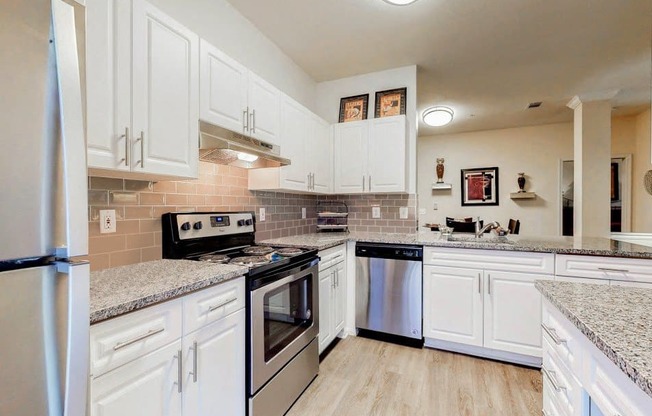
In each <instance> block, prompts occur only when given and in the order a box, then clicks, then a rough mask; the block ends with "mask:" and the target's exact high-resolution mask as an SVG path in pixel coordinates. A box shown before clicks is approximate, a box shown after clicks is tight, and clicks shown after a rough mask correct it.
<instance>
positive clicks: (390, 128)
mask: <svg viewBox="0 0 652 416" xmlns="http://www.w3.org/2000/svg"><path fill="white" fill-rule="evenodd" d="M333 147H334V156H333V157H334V164H333V166H334V172H333V178H334V188H335V189H334V192H335V193H338V194H352V193H390V192H407V190H408V184H407V179H408V176H407V169H408V162H407V126H406V118H405V116H404V115H401V116H394V117H385V118H376V119H371V120H363V121H356V122H349V123H340V124H336V125H335V126H334V132H333Z"/></svg>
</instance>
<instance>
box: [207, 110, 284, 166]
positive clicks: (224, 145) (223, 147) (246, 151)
mask: <svg viewBox="0 0 652 416" xmlns="http://www.w3.org/2000/svg"><path fill="white" fill-rule="evenodd" d="M280 154H281V147H280V146H277V145H275V144H270V143H265V142H263V141H260V140H258V139H254V138H253V137H249V136H245V135H243V134H240V133H236V132H234V131H231V130H228V129H225V128H224V127H219V126H216V125H214V124H210V123H207V122H205V121H200V122H199V160H203V161H205V162H211V163H219V164H222V165H230V166H237V167H241V168H247V169H255V168H274V167H279V166H287V165H289V164H290V160H289V159H286V158H283V157H281V156H280Z"/></svg>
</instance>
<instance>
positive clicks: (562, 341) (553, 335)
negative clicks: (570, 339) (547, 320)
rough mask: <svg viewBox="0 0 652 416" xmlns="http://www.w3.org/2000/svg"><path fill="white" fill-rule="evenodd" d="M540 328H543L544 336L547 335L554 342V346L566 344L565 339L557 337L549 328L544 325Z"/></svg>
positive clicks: (552, 329)
mask: <svg viewBox="0 0 652 416" xmlns="http://www.w3.org/2000/svg"><path fill="white" fill-rule="evenodd" d="M541 328H543V330H544V331H545V332H546V334H548V336H549V337H550V338H552V340H553V341H554V343H555V344H557V345H561V344H565V343H566V342H567V341H566V340H565V339H562V338H559V336H558V335H557V331H555V329H554V328H550V327H549V326H548V325H546V324H541Z"/></svg>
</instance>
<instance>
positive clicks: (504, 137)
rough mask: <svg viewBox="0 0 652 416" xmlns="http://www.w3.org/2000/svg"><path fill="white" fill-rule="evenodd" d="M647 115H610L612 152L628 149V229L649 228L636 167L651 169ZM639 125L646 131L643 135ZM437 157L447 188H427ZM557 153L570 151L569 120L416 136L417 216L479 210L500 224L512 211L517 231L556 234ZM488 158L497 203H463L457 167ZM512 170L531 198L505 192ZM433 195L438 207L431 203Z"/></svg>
mask: <svg viewBox="0 0 652 416" xmlns="http://www.w3.org/2000/svg"><path fill="white" fill-rule="evenodd" d="M645 117H647V119H645ZM646 123H647V124H646ZM649 123H650V122H649V112H647V115H642V116H633V117H618V118H614V119H613V120H612V154H634V156H633V164H634V168H633V170H634V175H633V176H634V178H633V183H632V187H633V196H634V200H633V205H634V206H635V209H634V210H633V212H632V225H633V230H632V231H634V232H652V219H649V220H648V218H649V217H650V216H649V214H648V215H645V213H649V212H650V210H651V209H652V197H651V196H650V195H647V194H646V193H645V191H644V189H643V185H642V175H643V174H644V173H645V171H647V170H648V169H652V167H651V166H650V147H649V146H650V132H649V125H650V124H649ZM645 126H647V130H645ZM644 130H645V131H647V139H646V138H645V134H644ZM438 157H443V158H445V159H446V162H445V167H446V172H445V175H444V181H445V182H447V183H452V184H453V189H452V190H450V191H433V190H432V189H431V184H432V182H433V181H435V180H436V174H435V159H436V158H438ZM562 159H564V160H572V159H573V124H572V123H563V124H551V125H544V126H532V127H520V128H512V129H504V130H490V131H480V132H470V133H460V134H450V135H439V136H429V137H420V138H419V141H418V162H417V163H418V171H417V177H418V207H419V209H425V212H426V213H425V214H424V215H419V224H424V223H428V222H432V223H443V222H444V220H445V217H447V216H448V217H476V216H480V217H481V218H482V219H484V220H486V221H498V222H500V223H501V224H506V223H507V221H508V220H509V219H510V218H515V219H519V220H521V234H522V235H558V234H559V204H560V195H559V181H560V177H559V176H560V172H559V171H560V166H559V163H560V160H562ZM491 166H498V167H499V177H500V184H499V196H500V205H499V206H487V207H462V206H461V195H460V192H461V191H460V169H464V168H474V167H491ZM518 172H525V174H526V178H527V184H526V190H528V191H532V192H536V193H537V198H536V199H534V200H512V199H510V198H509V194H510V193H511V192H516V191H517V190H518V185H517V184H516V178H517V174H518ZM637 181H638V182H639V183H637ZM606 186H608V184H607V185H606ZM641 191H642V192H641ZM644 193H645V194H644ZM435 203H436V204H437V206H438V209H437V210H434V209H433V205H434V204H435ZM646 223H649V224H646Z"/></svg>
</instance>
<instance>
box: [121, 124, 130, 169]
mask: <svg viewBox="0 0 652 416" xmlns="http://www.w3.org/2000/svg"><path fill="white" fill-rule="evenodd" d="M123 137H124V138H125V157H124V158H122V159H120V162H125V166H127V167H129V141H130V140H129V127H125V134H123V135H121V136H120V139H122V138H123Z"/></svg>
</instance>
